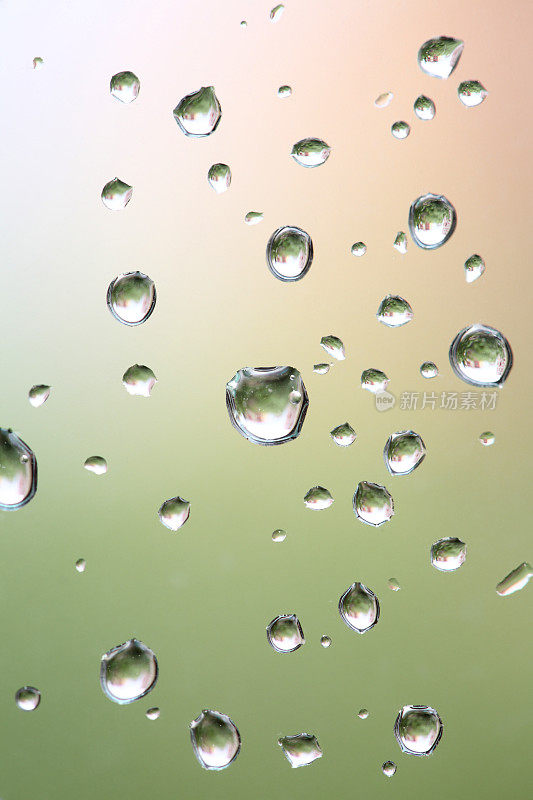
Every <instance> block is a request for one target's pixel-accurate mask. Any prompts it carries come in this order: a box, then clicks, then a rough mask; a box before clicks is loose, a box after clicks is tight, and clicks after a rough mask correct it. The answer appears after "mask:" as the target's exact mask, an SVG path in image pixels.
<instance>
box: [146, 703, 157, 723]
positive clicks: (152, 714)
mask: <svg viewBox="0 0 533 800" xmlns="http://www.w3.org/2000/svg"><path fill="white" fill-rule="evenodd" d="M160 714H161V711H160V710H159V709H158V708H157V706H154V707H153V708H147V709H146V719H151V720H154V719H159V716H160Z"/></svg>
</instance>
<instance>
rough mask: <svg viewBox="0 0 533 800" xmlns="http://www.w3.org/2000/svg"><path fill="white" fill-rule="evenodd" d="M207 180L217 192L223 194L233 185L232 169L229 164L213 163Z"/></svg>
mask: <svg viewBox="0 0 533 800" xmlns="http://www.w3.org/2000/svg"><path fill="white" fill-rule="evenodd" d="M207 181H208V183H209V186H211V188H212V189H214V190H215V192H216V193H217V194H222V193H223V192H226V191H227V190H228V189H229V187H230V186H231V169H230V168H229V167H228V165H227V164H212V165H211V166H210V167H209V171H208V173H207Z"/></svg>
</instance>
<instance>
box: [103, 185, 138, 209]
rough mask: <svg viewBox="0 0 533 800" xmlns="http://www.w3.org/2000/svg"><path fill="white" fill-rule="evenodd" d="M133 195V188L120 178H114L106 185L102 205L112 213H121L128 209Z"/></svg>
mask: <svg viewBox="0 0 533 800" xmlns="http://www.w3.org/2000/svg"><path fill="white" fill-rule="evenodd" d="M132 194H133V186H130V185H129V184H127V183H124V181H121V180H120V178H113V180H112V181H109V183H106V185H105V186H104V188H103V189H102V203H103V204H104V206H105V207H106V208H109V209H110V211H120V210H121V209H123V208H126V206H127V205H128V203H129V202H130V200H131V196H132Z"/></svg>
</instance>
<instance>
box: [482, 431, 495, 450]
mask: <svg viewBox="0 0 533 800" xmlns="http://www.w3.org/2000/svg"><path fill="white" fill-rule="evenodd" d="M495 441H496V437H495V436H494V434H493V432H492V431H483V433H480V434H479V442H480V444H482V445H483V447H491V446H492V445H493V444H494V442H495Z"/></svg>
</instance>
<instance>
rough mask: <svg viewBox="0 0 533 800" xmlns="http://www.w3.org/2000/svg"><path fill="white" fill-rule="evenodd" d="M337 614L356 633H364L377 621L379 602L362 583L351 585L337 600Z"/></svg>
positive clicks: (357, 582)
mask: <svg viewBox="0 0 533 800" xmlns="http://www.w3.org/2000/svg"><path fill="white" fill-rule="evenodd" d="M339 614H340V615H341V619H342V621H343V622H344V623H346V625H347V626H348V627H349V628H351V629H352V630H353V631H356V632H357V633H366V632H367V631H369V630H370V629H371V628H373V627H374V625H376V624H377V621H378V620H379V600H378V598H377V597H376V595H375V594H374V592H373V591H372V590H371V589H368V588H367V587H366V586H365V585H364V583H359V581H356V583H352V585H351V586H350V588H349V589H346V591H345V592H344V594H343V595H342V597H341V598H340V600H339Z"/></svg>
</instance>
